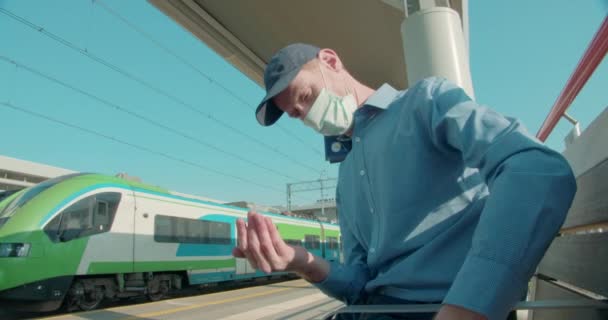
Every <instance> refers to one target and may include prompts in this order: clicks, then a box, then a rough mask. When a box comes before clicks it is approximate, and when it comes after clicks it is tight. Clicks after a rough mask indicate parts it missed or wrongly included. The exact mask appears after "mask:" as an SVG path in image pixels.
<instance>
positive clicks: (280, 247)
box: [264, 217, 285, 255]
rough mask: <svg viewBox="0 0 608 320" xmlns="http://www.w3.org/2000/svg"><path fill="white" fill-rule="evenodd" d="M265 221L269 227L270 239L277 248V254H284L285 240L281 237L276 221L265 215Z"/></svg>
mask: <svg viewBox="0 0 608 320" xmlns="http://www.w3.org/2000/svg"><path fill="white" fill-rule="evenodd" d="M264 222H265V223H266V228H267V229H268V234H269V236H270V241H272V244H273V245H274V247H275V249H276V250H277V254H278V255H282V254H284V252H283V251H284V250H285V247H284V246H285V241H283V238H281V236H280V235H279V231H278V230H277V227H276V226H275V225H274V223H272V219H270V218H269V217H265V218H264Z"/></svg>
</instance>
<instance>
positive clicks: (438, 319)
mask: <svg viewBox="0 0 608 320" xmlns="http://www.w3.org/2000/svg"><path fill="white" fill-rule="evenodd" d="M433 320H488V318H486V317H485V316H484V315H482V314H479V313H477V312H473V311H471V310H468V309H465V308H461V307H458V306H454V305H451V304H446V305H443V306H442V307H441V309H439V312H438V313H437V315H436V316H435V318H433Z"/></svg>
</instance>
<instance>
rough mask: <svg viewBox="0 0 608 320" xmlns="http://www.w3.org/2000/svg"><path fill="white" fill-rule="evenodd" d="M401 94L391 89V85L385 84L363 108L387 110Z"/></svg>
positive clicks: (370, 97) (368, 99)
mask: <svg viewBox="0 0 608 320" xmlns="http://www.w3.org/2000/svg"><path fill="white" fill-rule="evenodd" d="M398 94H399V91H397V90H396V89H395V88H393V87H391V85H390V84H388V83H385V84H383V85H382V86H380V88H378V90H376V92H374V93H373V94H372V95H371V96H369V98H367V100H365V102H364V103H363V106H362V107H361V108H365V107H367V106H370V107H375V108H377V109H382V110H386V109H387V108H388V106H389V105H390V104H391V102H393V100H395V97H396V96H397V95H398Z"/></svg>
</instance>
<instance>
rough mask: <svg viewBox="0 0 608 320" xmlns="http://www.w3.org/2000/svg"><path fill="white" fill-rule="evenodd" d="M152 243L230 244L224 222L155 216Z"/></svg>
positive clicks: (228, 230) (226, 225)
mask: <svg viewBox="0 0 608 320" xmlns="http://www.w3.org/2000/svg"><path fill="white" fill-rule="evenodd" d="M154 241H156V242H169V243H199V244H231V243H232V239H231V236H230V224H229V223H226V222H218V221H207V220H198V219H188V218H179V217H169V216H163V215H157V216H156V218H155V220H154Z"/></svg>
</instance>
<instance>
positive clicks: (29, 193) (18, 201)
mask: <svg viewBox="0 0 608 320" xmlns="http://www.w3.org/2000/svg"><path fill="white" fill-rule="evenodd" d="M78 175H82V173H74V174H68V175H65V176H61V177H57V178H53V179H49V180H46V181H43V182H41V183H39V184H37V185H35V186H33V187H30V188H28V189H26V190H25V192H23V193H22V194H21V195H19V196H17V197H16V198H14V199H13V200H12V201H11V202H10V203H8V204H6V205H5V206H4V207H3V208H2V209H0V227H1V226H2V225H4V224H5V223H6V221H8V219H10V217H12V216H13V215H14V214H15V213H16V212H17V210H18V209H19V208H21V207H23V206H24V205H25V204H26V203H28V202H29V201H30V200H32V199H33V198H34V197H36V196H37V195H39V194H40V193H41V192H42V191H44V190H46V189H48V188H50V187H52V186H54V185H56V184H58V183H60V182H62V181H64V180H67V179H69V178H72V177H75V176H78Z"/></svg>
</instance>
